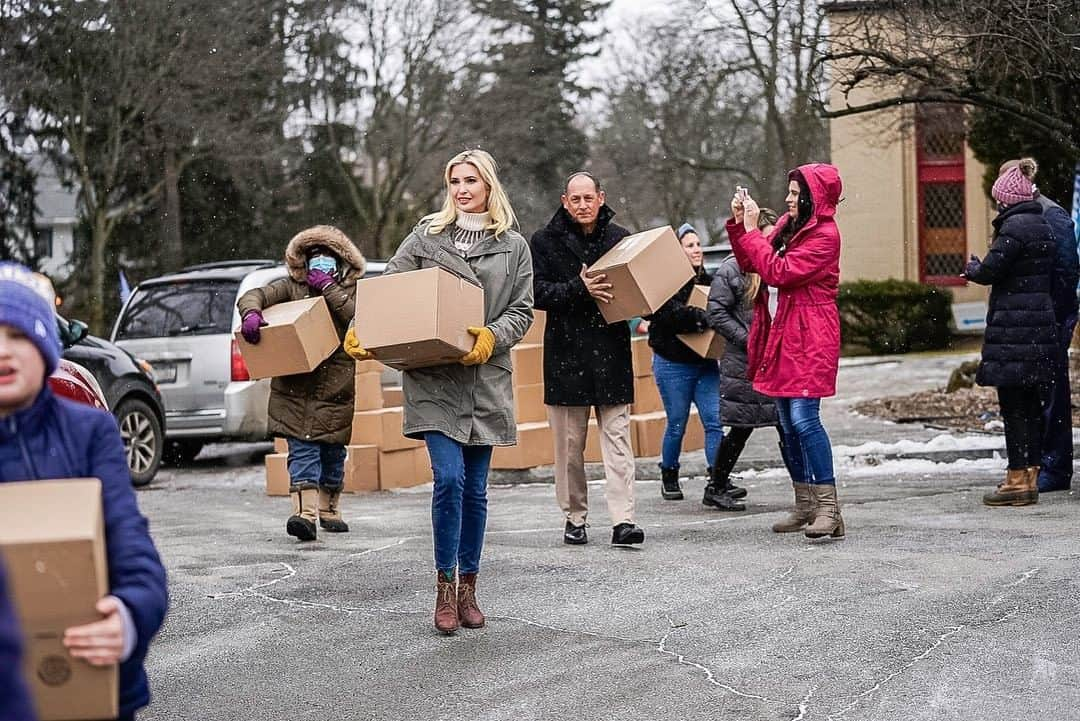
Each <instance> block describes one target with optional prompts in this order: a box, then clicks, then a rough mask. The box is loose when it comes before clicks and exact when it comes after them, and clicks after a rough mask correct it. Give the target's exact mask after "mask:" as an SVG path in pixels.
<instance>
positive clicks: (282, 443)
mask: <svg viewBox="0 0 1080 721" xmlns="http://www.w3.org/2000/svg"><path fill="white" fill-rule="evenodd" d="M288 452H289V441H287V440H286V439H284V438H275V439H274V453H288Z"/></svg>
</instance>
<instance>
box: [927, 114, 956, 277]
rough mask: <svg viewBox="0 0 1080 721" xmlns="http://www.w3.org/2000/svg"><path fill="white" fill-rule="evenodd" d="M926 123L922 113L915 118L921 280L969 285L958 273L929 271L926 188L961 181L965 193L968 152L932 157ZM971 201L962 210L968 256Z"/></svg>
mask: <svg viewBox="0 0 1080 721" xmlns="http://www.w3.org/2000/svg"><path fill="white" fill-rule="evenodd" d="M924 132H925V123H924V122H923V120H922V116H921V114H917V115H916V121H915V163H916V178H917V182H916V187H917V193H916V196H917V197H916V203H918V210H919V238H918V252H919V282H920V283H925V284H928V285H944V286H960V285H964V284H966V282H967V281H965V280H964V279H963V278H961V277H960V275H959V274H957V275H928V274H927V270H926V250H927V249H926V243H927V234H928V232H929V230H930V228H929V227H928V225H927V223H926V188H927V186H929V185H935V184H946V183H947V184H950V185H951V184H959V185H960V188H961V192H962V193H966V190H967V187H966V174H965V172H964V152H963V150H962V149H961V151H960V152H959V153H957V154H955V155H949V156H934V157H928V156H927V155H926V153H925V152H924V150H923V133H924ZM967 210H968V209H967V200H966V195H965V201H964V205H963V209H962V213H961V216H962V223H963V225H962V226H961V228H962V230H963V233H964V257H965V258H966V257H967Z"/></svg>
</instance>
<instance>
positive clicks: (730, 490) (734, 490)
mask: <svg viewBox="0 0 1080 721" xmlns="http://www.w3.org/2000/svg"><path fill="white" fill-rule="evenodd" d="M727 494H728V495H729V496H731V497H732V498H746V489H745V488H743V487H742V486H733V485H731V484H730V483H728V487H727Z"/></svg>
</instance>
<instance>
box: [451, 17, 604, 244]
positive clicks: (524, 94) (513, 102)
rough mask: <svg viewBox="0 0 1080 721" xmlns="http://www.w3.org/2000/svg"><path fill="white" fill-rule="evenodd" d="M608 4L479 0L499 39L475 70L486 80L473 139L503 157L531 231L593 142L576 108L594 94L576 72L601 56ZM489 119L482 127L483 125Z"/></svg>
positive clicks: (503, 170)
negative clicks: (601, 22) (599, 47)
mask: <svg viewBox="0 0 1080 721" xmlns="http://www.w3.org/2000/svg"><path fill="white" fill-rule="evenodd" d="M609 4H610V3H609V2H594V1H592V0H473V2H472V5H473V9H474V10H475V11H476V12H477V13H479V14H480V15H481V16H482V17H484V18H485V19H487V20H489V21H491V22H492V23H493V25H494V34H495V35H496V37H498V38H499V40H500V42H498V43H497V44H495V45H494V46H493V47H491V48H489V49H488V53H487V57H486V60H485V63H484V65H483V66H479V67H477V68H476V70H477V71H478V72H479V73H480V80H481V82H482V83H484V85H485V89H484V92H483V93H482V94H481V96H480V98H479V101H478V103H479V104H478V106H477V107H476V111H475V113H474V117H475V118H476V119H477V124H478V127H477V128H476V129H475V130H474V138H473V140H474V142H475V143H476V144H478V145H480V146H481V147H483V148H485V149H487V150H489V151H490V152H491V153H492V154H493V155H494V156H495V158H496V160H498V161H499V164H500V178H501V179H502V180H503V181H504V182H505V184H506V186H507V190H508V193H509V194H510V201H511V203H512V204H513V206H514V209H515V210H516V211H517V214H518V219H519V221H520V222H521V227H522V231H523V232H524V233H525V234H526V235H530V234H531V233H532V232H533V231H534V230H536V229H537V228H538V227H540V226H541V225H542V224H544V223H545V222H547V220H548V218H550V217H551V214H552V212H553V211H554V210H555V208H556V205H557V203H558V199H559V196H560V194H561V193H562V190H563V187H562V185H563V181H564V179H565V177H566V175H567V174H569V173H570V172H573V171H574V170H576V169H578V168H580V167H582V166H583V165H585V161H586V159H587V157H588V142H587V139H586V137H585V134H584V133H583V132H582V130H581V129H580V128H579V127H577V126H576V125H575V122H574V121H575V113H574V109H575V105H576V104H577V103H578V102H579V101H580V100H582V99H584V98H585V97H586V96H587V95H588V89H586V88H584V87H582V86H581V84H580V83H579V82H578V79H577V77H576V76H575V74H574V65H575V63H577V62H578V61H579V60H581V59H583V58H585V57H588V56H590V55H594V54H596V52H597V50H596V49H594V48H593V47H591V46H592V44H593V43H594V42H595V41H597V40H598V39H599V38H600V33H599V30H598V27H599V26H598V23H597V21H598V20H599V18H600V15H601V13H602V12H603V11H604V10H605V9H606V8H607V7H608V5H609ZM480 123H482V124H483V125H480Z"/></svg>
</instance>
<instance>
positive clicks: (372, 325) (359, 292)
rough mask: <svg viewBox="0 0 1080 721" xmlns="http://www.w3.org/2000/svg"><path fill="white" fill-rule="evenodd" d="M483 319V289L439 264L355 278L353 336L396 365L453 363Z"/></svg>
mask: <svg viewBox="0 0 1080 721" xmlns="http://www.w3.org/2000/svg"><path fill="white" fill-rule="evenodd" d="M482 325H484V291H483V289H482V288H480V286H478V285H474V284H472V283H470V282H469V281H467V280H465V279H464V278H459V277H457V276H456V275H454V274H453V273H451V272H449V271H447V270H444V269H443V268H425V269H423V270H413V271H409V272H407V273H394V274H392V275H382V276H379V277H377V278H368V279H367V280H360V281H358V282H357V284H356V338H357V340H358V341H359V343H360V346H361V347H363V348H365V349H367V350H369V351H371V352H372V353H373V354H374V355H375V357H376V359H378V361H379V362H380V363H382V364H383V365H388V366H390V367H392V368H397V369H398V370H407V369H410V368H425V367H427V366H436V365H445V364H447V363H456V362H457V361H458V359H459V358H461V356H463V355H465V354H466V353H468V352H469V351H471V350H472V347H473V342H474V341H475V340H476V339H475V338H473V336H471V335H469V333H468V331H467V330H466V328H467V327H468V326H482Z"/></svg>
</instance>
